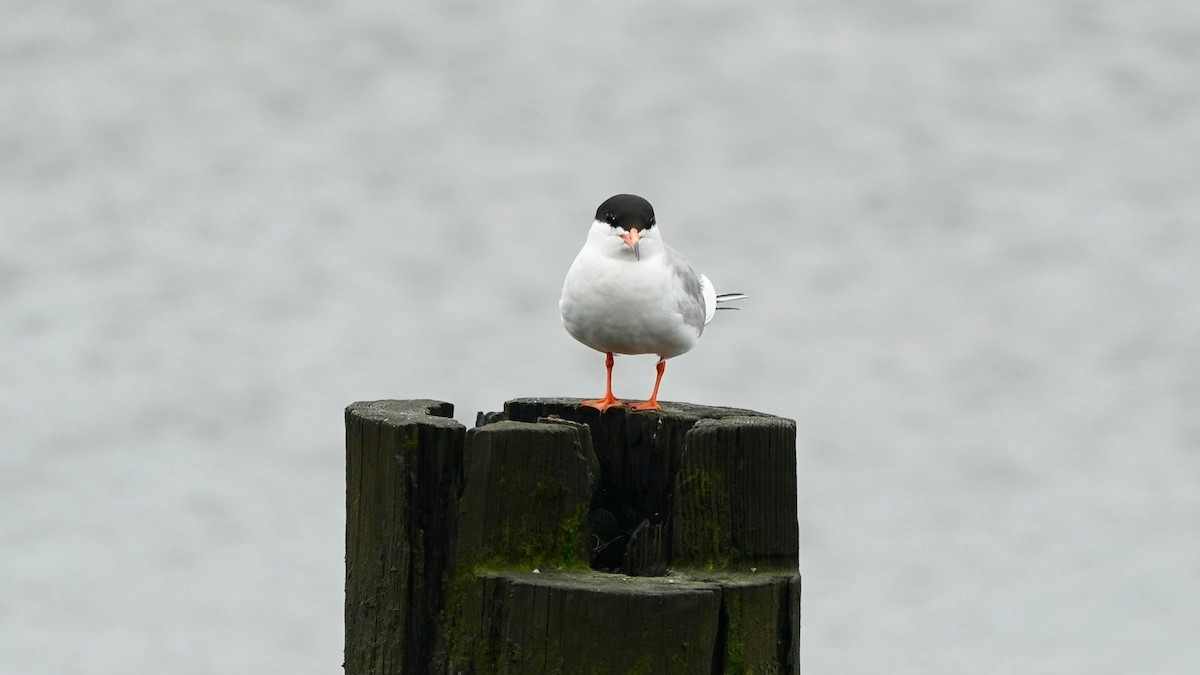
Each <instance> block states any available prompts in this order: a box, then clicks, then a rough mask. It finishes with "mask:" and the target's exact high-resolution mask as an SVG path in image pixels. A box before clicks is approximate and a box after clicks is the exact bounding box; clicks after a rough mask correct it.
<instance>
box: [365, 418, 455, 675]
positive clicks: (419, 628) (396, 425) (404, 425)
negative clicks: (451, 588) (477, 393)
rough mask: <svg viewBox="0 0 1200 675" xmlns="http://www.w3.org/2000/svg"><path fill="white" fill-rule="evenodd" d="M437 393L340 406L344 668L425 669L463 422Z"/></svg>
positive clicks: (449, 538)
mask: <svg viewBox="0 0 1200 675" xmlns="http://www.w3.org/2000/svg"><path fill="white" fill-rule="evenodd" d="M453 410H454V408H453V406H451V405H450V404H449V403H443V402H440V401H425V400H421V401H373V402H363V403H355V404H353V405H351V406H349V407H348V408H346V606H345V614H346V616H345V619H346V651H345V668H346V673H348V674H349V675H385V674H392V673H421V672H425V671H426V669H427V668H428V664H429V663H430V660H431V658H432V654H433V648H434V642H435V639H436V637H437V633H436V631H437V622H436V618H437V617H438V616H439V615H440V614H441V612H442V607H443V603H444V593H443V588H442V581H443V579H444V577H445V575H446V570H447V567H448V565H449V555H450V551H451V545H452V543H453V542H454V541H455V516H456V513H457V509H456V507H457V496H458V489H459V481H460V479H461V475H462V466H461V462H462V445H463V436H464V434H465V432H466V429H465V428H464V427H463V426H462V425H461V424H459V423H458V422H455V421H454V420H453V419H449V416H450V415H451V414H453Z"/></svg>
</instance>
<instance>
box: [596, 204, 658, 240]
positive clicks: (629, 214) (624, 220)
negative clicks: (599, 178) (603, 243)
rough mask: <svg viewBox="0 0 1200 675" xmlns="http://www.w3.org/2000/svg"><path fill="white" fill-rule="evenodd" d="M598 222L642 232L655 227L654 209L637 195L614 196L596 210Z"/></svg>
mask: <svg viewBox="0 0 1200 675" xmlns="http://www.w3.org/2000/svg"><path fill="white" fill-rule="evenodd" d="M596 220H600V221H603V222H606V223H608V224H609V225H615V226H616V227H620V228H623V229H624V230H625V231H626V232H628V231H629V230H632V229H634V228H637V229H638V231H639V232H641V231H645V230H648V229H650V228H652V227H654V207H653V206H650V202H648V201H646V200H645V199H642V198H641V197H639V196H637V195H613V196H612V197H609V198H608V199H605V200H604V203H603V204H601V205H600V208H598V209H596Z"/></svg>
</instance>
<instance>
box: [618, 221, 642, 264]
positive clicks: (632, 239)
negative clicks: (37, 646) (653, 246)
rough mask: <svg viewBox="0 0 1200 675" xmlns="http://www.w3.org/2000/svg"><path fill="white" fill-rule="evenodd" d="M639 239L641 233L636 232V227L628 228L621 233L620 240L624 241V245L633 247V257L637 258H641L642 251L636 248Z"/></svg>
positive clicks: (640, 238)
mask: <svg viewBox="0 0 1200 675" xmlns="http://www.w3.org/2000/svg"><path fill="white" fill-rule="evenodd" d="M641 240H642V235H641V234H639V233H638V231H637V228H636V227H631V228H629V231H628V232H626V233H625V234H623V235H621V241H623V242H625V245H626V246H628V247H629V248H631V249H633V257H634V258H636V259H638V260H641V259H642V252H641V251H639V250H638V242H639V241H641Z"/></svg>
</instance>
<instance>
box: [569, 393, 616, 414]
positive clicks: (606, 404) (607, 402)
mask: <svg viewBox="0 0 1200 675" xmlns="http://www.w3.org/2000/svg"><path fill="white" fill-rule="evenodd" d="M622 405H624V404H623V403H621V401H620V399H618V398H617V397H615V396H611V395H609V396H605V397H604V398H597V399H592V400H590V401H580V402H579V406H580V407H583V406H587V407H589V408H595V409H596V410H599V411H600V412H604V411H605V410H608V409H609V408H619V407H621V406H622Z"/></svg>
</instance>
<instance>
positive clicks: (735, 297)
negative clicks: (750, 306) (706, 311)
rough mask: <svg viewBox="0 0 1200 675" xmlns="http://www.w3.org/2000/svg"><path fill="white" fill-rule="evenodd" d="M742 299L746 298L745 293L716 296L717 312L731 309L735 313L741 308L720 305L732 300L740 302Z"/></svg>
mask: <svg viewBox="0 0 1200 675" xmlns="http://www.w3.org/2000/svg"><path fill="white" fill-rule="evenodd" d="M744 297H746V294H745V293H721V294H720V295H718V296H717V311H721V310H723V309H732V310H734V311H737V310H739V309H741V307H722V306H721V303H723V302H733V301H734V300H741V299H742V298H744Z"/></svg>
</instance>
